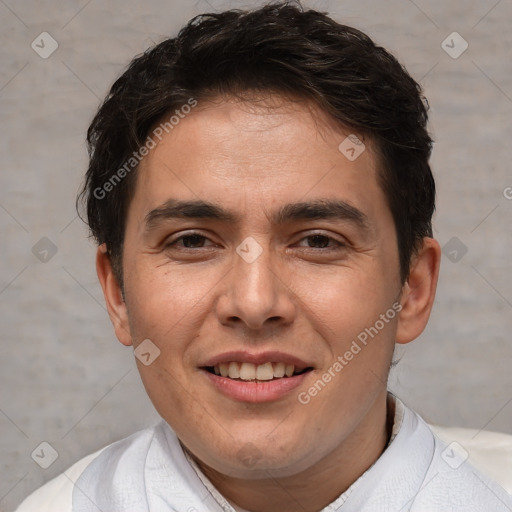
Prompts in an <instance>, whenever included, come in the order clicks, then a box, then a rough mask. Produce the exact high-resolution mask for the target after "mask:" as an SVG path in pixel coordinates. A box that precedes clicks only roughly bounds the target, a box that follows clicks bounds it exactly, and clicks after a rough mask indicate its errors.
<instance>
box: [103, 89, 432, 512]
mask: <svg viewBox="0 0 512 512" xmlns="http://www.w3.org/2000/svg"><path fill="white" fill-rule="evenodd" d="M268 106H272V108H271V109H269V108H267V107H268ZM349 133H351V132H350V131H349V130H346V129H343V128H341V127H340V126H339V125H337V124H335V123H334V122H333V121H332V120H331V119H330V118H328V117H327V116H326V115H325V114H324V113H323V112H321V111H319V110H318V109H317V108H316V107H314V106H312V105H308V104H306V103H305V102H304V101H302V102H301V103H300V104H298V103H292V102H290V101H289V100H286V99H285V98H282V97H279V96H272V97H271V98H267V99H265V100H261V99H260V100H259V101H258V102H256V101H254V102H238V101H235V100H234V99H230V98H223V99H220V98H219V99H218V100H217V101H215V102H211V103H203V104H200V105H199V106H198V107H196V109H194V110H193V111H192V113H190V114H189V115H188V116H186V117H185V118H184V119H183V120H181V121H180V123H179V125H177V126H176V127H175V128H174V130H173V131H172V132H170V133H169V134H168V135H167V136H166V137H165V138H164V139H163V140H162V142H161V143H159V144H158V146H157V147H156V148H154V149H153V150H152V151H151V152H150V153H149V154H148V155H147V156H146V157H145V159H144V160H143V161H142V162H141V165H140V168H139V171H138V172H139V174H138V179H137V185H136V190H135V195H134V197H133V200H132V202H131V204H130V207H129V211H128V217H127V224H126V233H125V245H124V251H123V272H124V286H125V301H123V299H122V295H121V291H120V287H119V285H118V283H117V282H116V280H115V277H114V275H113V273H112V268H111V266H110V261H109V259H108V256H107V255H106V253H105V246H104V245H103V246H100V247H99V249H98V253H97V271H98V276H99V280H100V282H101V285H102V287H103V291H104V295H105V299H106V303H107V306H108V311H109V315H110V318H111V320H112V323H113V325H114V328H115V332H116V335H117V337H118V339H119V341H120V342H121V343H123V344H124V345H127V346H128V345H133V346H134V347H137V346H138V344H139V343H141V342H142V341H143V340H145V339H147V338H149V339H150V340H151V341H152V342H153V343H154V344H155V345H157V346H158V347H159V349H160V351H161V353H160V356H159V357H158V358H156V359H155V360H154V362H153V363H152V364H150V365H149V366H144V365H142V364H141V363H140V362H139V361H137V364H138V367H139V371H140V374H141V378H142V381H143V383H144V386H145V388H146V390H147V393H148V395H149V397H150V398H151V400H152V402H153V404H154V406H155V408H156V409H157V410H158V412H159V413H160V415H161V416H162V417H163V418H164V419H165V420H166V421H167V422H168V423H169V424H170V425H171V426H172V428H173V429H174V430H175V432H176V433H177V435H178V437H179V438H180V440H181V442H182V444H183V445H184V446H185V447H186V449H187V450H188V451H189V452H190V453H191V454H192V456H193V457H194V458H195V460H196V461H197V463H198V464H199V465H200V467H201V468H202V470H203V471H204V472H205V473H206V474H207V475H208V477H209V478H210V480H211V481H212V482H213V483H214V484H215V486H216V487H217V488H218V489H219V491H220V492H221V493H222V494H223V495H224V496H225V497H226V498H228V499H229V500H231V501H233V502H235V503H236V504H238V505H239V506H241V507H243V508H246V509H248V510H251V511H261V512H263V511H265V512H283V511H285V512H286V511H292V510H293V511H297V510H301V511H311V512H313V511H318V510H320V509H322V508H323V507H325V506H326V505H327V504H328V503H330V502H331V501H333V500H334V499H336V497H337V496H339V494H341V493H342V492H344V491H345V490H346V489H347V488H348V487H349V486H350V485H351V484H352V483H353V482H354V481H355V480H356V479H357V478H358V477H359V476H360V475H361V474H362V473H364V471H365V470H366V469H368V468H369V467H370V466H371V465H372V464H373V463H374V462H375V460H376V459H377V458H378V457H379V456H380V454H381V453H382V451H383V449H384V447H385V445H386V443H387V442H388V439H389V427H390V423H389V421H387V420H386V418H387V415H388V419H389V418H392V415H393V410H392V408H391V409H390V407H389V404H387V391H386V379H387V374H388V370H389V365H390V362H391V359H392V354H393V349H394V345H395V342H398V343H408V342H410V341H412V340H413V339H415V338H416V337H417V336H418V335H419V334H420V333H421V332H422V331H423V329H424V327H425V325H426V323H427V321H428V318H429V315H430V311H431V307H432V303H433V300H434V295H435V288H436V284H437V277H438V271H439V262H440V248H439V244H438V243H437V242H436V241H435V240H433V239H430V238H425V239H424V243H423V246H422V247H421V248H420V250H419V251H418V253H417V255H416V256H415V257H414V258H413V260H412V265H411V271H410V275H409V278H408V280H407V281H406V282H405V283H403V284H402V283H401V281H400V273H399V270H400V269H399V259H398V249H397V241H396V231H395V227H394V222H393V219H392V216H391V212H390V210H389V208H388V206H387V203H386V199H385V196H384V194H383V192H382V190H381V188H380V187H379V185H378V182H377V165H378V161H377V158H376V155H375V154H374V152H373V150H372V144H371V141H365V145H366V150H365V151H364V152H363V153H362V154H361V155H360V156H359V157H358V158H357V159H356V160H354V161H349V160H348V159H347V158H346V157H345V155H344V154H342V153H341V152H340V151H339V150H338V146H339V144H340V143H341V142H342V141H343V140H344V139H345V137H346V136H347V135H348V134H349ZM170 198H174V199H181V200H199V199H201V200H204V201H210V202H214V203H219V204H221V205H222V206H223V207H224V208H227V209H229V210H232V211H233V212H235V213H236V214H238V215H239V216H240V219H239V220H238V221H237V222H235V223H229V222H225V221H222V220H217V219H197V218H192V219H169V220H166V221H164V222H162V223H160V224H158V225H157V226H156V227H155V228H154V230H153V231H151V232H149V233H148V232H146V231H145V223H144V219H145V216H146V215H147V214H148V212H150V211H151V210H153V209H154V208H157V207H159V206H160V205H162V204H163V203H165V202H166V201H167V200H168V199H170ZM318 199H323V200H325V199H338V200H343V201H345V202H346V203H348V204H350V205H351V206H353V207H354V208H357V209H358V210H360V211H361V212H362V213H364V215H365V217H366V221H367V222H366V227H364V228H363V227H361V226H360V225H358V224H356V223H354V222H351V221H349V220H346V219H345V220H344V219H315V220H307V219H306V220H304V219H302V220H300V219H299V220H294V221H292V222H289V223H285V224H282V225H277V224H274V223H273V222H272V221H271V215H272V213H273V212H274V211H275V210H277V209H279V208H280V207H282V206H283V205H285V204H287V203H295V202H299V201H302V202H303V201H313V200H318ZM191 230H194V232H195V233H196V234H199V235H202V236H203V237H206V238H199V239H197V238H193V239H187V240H188V244H189V246H190V247H186V246H185V245H184V240H183V239H182V240H181V241H179V240H178V241H177V242H176V243H175V244H174V245H173V246H170V247H165V245H166V243H167V244H168V243H172V242H173V241H176V239H177V238H178V237H179V236H182V235H184V234H187V235H190V234H191ZM315 234H316V235H323V236H322V237H321V238H314V237H313V238H311V236H312V235H315ZM249 236H250V237H253V238H254V239H255V240H256V241H257V242H258V244H259V245H260V246H261V248H262V251H263V252H262V253H261V255H260V256H259V257H258V258H257V259H256V260H255V261H254V262H252V263H247V262H246V261H244V260H243V259H242V258H241V257H240V256H239V255H238V254H237V252H236V248H237V247H238V246H239V245H240V243H241V242H242V241H243V240H244V239H245V238H246V237H249ZM324 237H331V239H330V240H329V238H327V239H326V238H324ZM191 242H192V244H191ZM336 242H340V243H341V244H343V245H338V244H337V243H336ZM325 244H328V245H327V247H325ZM397 300H398V301H399V302H400V304H401V306H402V310H401V312H400V313H399V314H398V315H397V316H396V317H395V318H394V319H393V320H391V321H389V323H387V324H386V325H385V327H384V328H383V329H382V330H380V331H379V334H378V335H377V336H375V338H373V339H371V341H370V342H369V343H368V344H367V346H366V347H364V348H363V349H362V350H361V352H360V353H358V354H357V355H356V356H355V357H354V358H353V359H352V360H351V361H350V362H349V363H348V364H347V365H346V366H345V367H344V368H343V370H342V371H341V372H339V373H337V375H336V377H335V378H333V379H332V380H331V382H329V383H328V385H326V386H325V388H324V389H322V390H321V392H319V393H318V394H317V395H316V396H315V397H313V398H312V399H311V401H310V402H309V403H308V404H306V405H304V404H301V403H300V402H299V401H298V399H297V395H298V393H299V392H301V391H307V390H308V388H309V387H310V386H312V385H313V384H314V382H315V381H317V379H319V378H320V377H321V376H322V374H323V373H324V372H326V371H328V369H329V368H330V367H331V366H332V365H333V363H334V362H335V361H336V358H337V357H338V356H339V355H343V354H344V353H345V352H346V351H347V350H348V349H349V347H350V345H351V343H352V340H354V339H356V338H357V335H358V334H359V333H360V332H362V331H363V330H364V329H365V328H367V327H370V326H373V325H374V324H375V322H376V320H378V319H379V316H380V315H381V314H383V313H385V312H386V311H387V310H388V309H389V308H391V306H392V304H393V303H394V302H395V301H397ZM230 350H248V351H251V352H262V351H265V350H280V351H283V352H287V353H290V354H293V355H295V356H297V357H299V358H301V359H303V360H304V361H306V362H308V364H310V365H311V366H313V367H314V370H313V371H312V372H310V373H309V374H308V376H307V377H306V379H305V381H304V382H303V383H302V384H301V386H300V387H299V388H298V389H297V390H294V391H292V392H291V393H288V394H287V395H286V396H284V397H282V398H280V399H279V400H277V401H273V402H268V403H256V404H248V403H242V402H239V401H236V400H234V399H232V398H229V397H227V396H225V395H223V394H221V393H220V392H219V391H218V390H217V389H215V388H214V387H213V386H212V385H211V384H210V382H209V379H207V378H205V375H204V374H203V373H202V371H201V370H200V369H199V368H198V366H200V365H201V363H204V362H205V361H206V359H207V358H210V357H213V356H214V355H217V354H219V353H223V352H226V351H230ZM247 454H249V455H250V456H251V462H250V463H248V462H247V458H246V457H245V455H247Z"/></svg>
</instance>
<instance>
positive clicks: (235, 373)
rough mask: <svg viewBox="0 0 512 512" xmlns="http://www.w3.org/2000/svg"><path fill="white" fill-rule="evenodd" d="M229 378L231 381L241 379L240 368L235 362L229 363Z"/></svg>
mask: <svg viewBox="0 0 512 512" xmlns="http://www.w3.org/2000/svg"><path fill="white" fill-rule="evenodd" d="M228 377H229V378H230V379H238V378H239V377H240V366H239V365H238V363H235V362H234V361H233V362H232V363H229V372H228Z"/></svg>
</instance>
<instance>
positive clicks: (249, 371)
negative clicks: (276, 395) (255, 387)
mask: <svg viewBox="0 0 512 512" xmlns="http://www.w3.org/2000/svg"><path fill="white" fill-rule="evenodd" d="M213 371H214V372H215V375H221V376H222V377H229V378H230V379H241V380H245V381H247V380H272V379H280V378H282V377H284V376H285V375H286V377H291V376H292V375H293V374H294V372H295V366H294V365H293V364H285V363H270V362H269V363H264V364H259V365H255V364H252V363H239V362H237V361H231V362H230V363H220V364H218V365H217V366H214V367H213Z"/></svg>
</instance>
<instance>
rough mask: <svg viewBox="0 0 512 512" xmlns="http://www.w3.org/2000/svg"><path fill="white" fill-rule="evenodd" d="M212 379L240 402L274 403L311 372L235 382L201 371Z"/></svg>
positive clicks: (218, 387)
mask: <svg viewBox="0 0 512 512" xmlns="http://www.w3.org/2000/svg"><path fill="white" fill-rule="evenodd" d="M201 371H202V372H203V373H204V374H206V376H207V377H208V378H209V379H210V382H211V383H212V384H213V385H214V386H215V387H216V388H217V389H218V390H219V391H220V392H221V393H223V394H225V395H226V396H228V397H230V398H234V399H235V400H238V401H240V402H249V403H262V402H272V401H274V400H278V399H279V398H282V397H283V396H285V395H287V394H288V393H290V392H291V391H293V390H294V389H296V388H297V387H299V386H300V385H301V384H302V382H303V381H304V379H305V378H306V377H307V376H308V375H309V374H310V373H311V371H308V372H305V373H302V374H300V375H294V376H292V377H282V378H280V379H274V380H268V381H258V382H250V381H248V382H245V381H243V380H233V379H229V378H227V377H221V376H220V375H215V374H214V373H210V372H209V371H207V370H201Z"/></svg>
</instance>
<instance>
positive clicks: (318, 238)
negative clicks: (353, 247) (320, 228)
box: [301, 233, 346, 250]
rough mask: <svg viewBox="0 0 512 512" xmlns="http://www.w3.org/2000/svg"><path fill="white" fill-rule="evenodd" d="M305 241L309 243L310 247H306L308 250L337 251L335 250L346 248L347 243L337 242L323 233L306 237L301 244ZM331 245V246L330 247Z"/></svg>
mask: <svg viewBox="0 0 512 512" xmlns="http://www.w3.org/2000/svg"><path fill="white" fill-rule="evenodd" d="M303 240H307V241H308V245H307V246H306V248H308V249H327V250H335V249H339V248H344V247H346V244H345V243H343V242H341V241H339V240H336V239H335V238H333V237H331V236H328V235H325V234H322V233H313V234H311V235H308V236H306V237H304V238H303V239H302V240H301V242H302V241H303ZM329 244H331V245H330V246H329ZM302 247H304V246H302Z"/></svg>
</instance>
